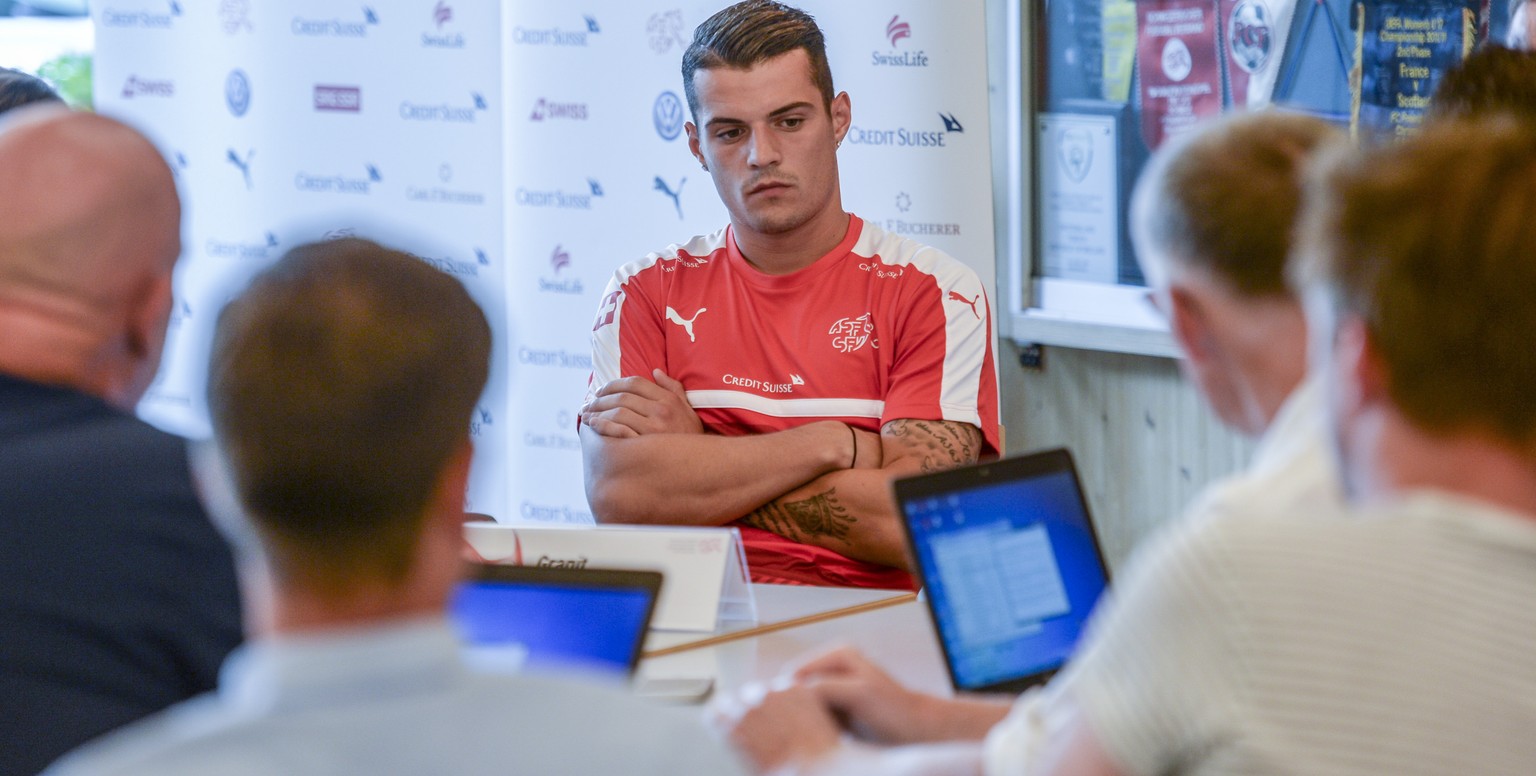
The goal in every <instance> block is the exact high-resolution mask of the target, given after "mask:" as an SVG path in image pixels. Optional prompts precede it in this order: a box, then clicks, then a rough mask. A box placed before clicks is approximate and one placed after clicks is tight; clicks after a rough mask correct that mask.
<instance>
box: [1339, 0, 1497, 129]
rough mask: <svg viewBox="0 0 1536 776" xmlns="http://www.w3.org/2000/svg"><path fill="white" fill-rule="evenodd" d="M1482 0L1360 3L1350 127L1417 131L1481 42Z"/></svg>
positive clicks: (1390, 0)
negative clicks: (1447, 79) (1434, 98)
mask: <svg viewBox="0 0 1536 776" xmlns="http://www.w3.org/2000/svg"><path fill="white" fill-rule="evenodd" d="M1478 6H1479V3H1478V0H1470V2H1469V0H1368V1H1367V2H1362V3H1358V4H1356V6H1355V14H1356V17H1355V18H1356V22H1357V24H1356V26H1355V67H1356V68H1358V71H1359V73H1360V76H1359V79H1358V80H1355V81H1353V82H1352V83H1351V91H1352V94H1351V95H1350V96H1351V97H1352V108H1353V110H1352V115H1351V117H1350V124H1349V126H1350V133H1351V134H1355V135H1358V134H1360V133H1364V134H1366V135H1367V136H1374V135H1391V136H1399V137H1400V136H1404V135H1411V134H1414V133H1417V132H1418V130H1419V125H1420V124H1421V123H1423V121H1424V112H1425V110H1426V109H1427V108H1428V107H1429V100H1430V95H1432V94H1433V93H1434V91H1435V85H1436V84H1438V83H1439V82H1440V78H1441V76H1443V75H1445V73H1446V71H1448V70H1450V69H1451V68H1453V67H1455V66H1456V65H1458V64H1460V63H1461V60H1463V59H1465V58H1466V56H1467V54H1469V53H1471V51H1472V47H1473V46H1474V45H1475V44H1476V42H1477V9H1478Z"/></svg>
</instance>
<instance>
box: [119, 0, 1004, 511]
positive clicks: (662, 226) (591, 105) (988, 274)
mask: <svg viewBox="0 0 1536 776" xmlns="http://www.w3.org/2000/svg"><path fill="white" fill-rule="evenodd" d="M724 5H726V3H724V2H703V3H691V4H689V3H663V4H649V3H634V2H630V1H629V0H622V1H621V0H588V1H587V2H585V3H553V2H534V1H533V0H517V1H515V2H506V3H500V4H497V3H480V2H474V3H471V2H449V0H409V1H408V0H375V2H372V3H367V4H360V3H358V2H355V1H352V2H348V1H344V0H343V1H334V0H324V1H317V0H270V1H269V2H259V3H258V2H253V1H242V0H224V1H223V2H220V3H192V2H185V1H183V2H176V1H175V0H105V2H103V3H100V4H95V5H94V7H93V11H92V13H93V17H94V19H95V22H96V26H97V36H98V37H97V59H96V89H97V95H96V100H97V106H98V109H99V110H101V111H102V112H104V113H109V114H112V115H118V116H122V117H125V118H127V119H129V120H130V121H133V122H134V123H136V124H138V125H139V126H140V127H141V128H143V129H144V130H145V131H146V132H147V133H148V134H149V135H150V136H151V137H152V138H153V139H155V141H156V142H157V143H158V144H159V145H160V146H161V148H162V150H163V151H164V153H165V154H166V157H167V159H168V160H170V162H171V164H172V167H173V168H174V169H175V170H176V173H177V176H178V178H179V182H180V185H181V187H182V194H183V197H184V199H185V201H186V203H187V205H186V226H185V229H184V239H185V255H184V257H183V262H182V265H181V268H180V269H179V270H178V272H179V274H178V278H177V310H176V314H175V316H174V319H173V321H172V327H173V328H172V332H171V337H170V340H169V344H168V347H167V354H166V361H165V364H164V366H163V367H162V370H161V376H160V379H159V381H158V382H157V383H156V385H155V386H154V388H153V389H152V390H151V393H150V394H149V395H148V396H147V397H146V398H145V401H144V403H143V405H142V406H141V408H140V411H141V414H143V415H144V416H145V417H146V418H147V419H149V420H151V421H152V422H155V423H157V424H159V425H161V426H164V427H167V428H170V429H172V430H175V431H179V432H181V433H185V434H188V435H192V436H200V435H204V434H206V433H207V420H206V409H205V407H204V402H203V398H202V391H203V381H204V376H205V371H206V370H205V366H204V364H205V363H206V358H207V343H208V338H209V333H210V331H211V328H212V325H213V322H214V320H215V319H216V317H217V314H218V311H219V309H220V308H221V307H222V305H223V304H224V303H225V302H226V301H227V300H228V299H229V298H230V296H231V295H232V294H233V293H235V292H237V291H238V289H239V288H240V287H242V286H243V284H244V283H245V282H246V281H248V279H249V278H250V276H251V275H252V274H253V273H254V272H256V271H257V270H259V269H260V268H262V267H263V266H265V265H266V264H267V263H269V262H271V261H272V260H274V259H276V258H277V257H278V256H279V255H281V254H282V252H283V251H285V250H287V249H288V248H290V247H292V246H293V245H296V244H298V243H301V242H305V241H310V240H316V239H324V238H326V237H334V236H339V235H347V234H357V235H360V236H369V237H374V238H376V239H380V240H381V241H384V242H387V243H389V244H392V245H395V246H398V247H401V248H404V249H406V250H410V251H412V252H415V253H418V254H419V255H421V256H423V257H424V258H425V259H426V260H427V261H429V262H430V263H432V264H433V265H435V266H437V267H439V268H441V269H443V270H445V271H448V272H450V273H452V274H454V275H455V276H457V277H459V278H460V279H461V280H462V281H463V282H464V283H465V285H466V286H467V287H468V288H469V289H470V291H471V293H472V294H473V295H474V296H475V298H476V299H477V300H478V301H479V302H480V303H481V304H482V305H483V306H484V308H485V310H486V313H487V316H488V317H489V318H490V320H491V323H492V327H493V330H494V332H495V335H496V337H497V342H498V343H499V344H498V346H497V352H496V362H495V364H494V365H493V369H492V378H491V383H490V386H489V387H488V389H487V391H486V395H485V397H484V399H483V400H482V402H481V406H480V408H479V411H478V412H477V414H476V417H475V419H474V423H473V426H472V429H471V430H472V431H473V433H474V434H475V437H476V443H477V457H476V466H475V472H474V476H473V479H472V482H471V485H470V492H469V494H468V497H467V502H468V506H469V508H470V509H471V510H473V511H480V512H486V513H489V514H492V515H494V516H496V517H497V518H498V519H501V520H503V521H516V520H532V521H539V522H570V523H587V522H590V521H591V514H590V512H589V510H588V509H587V505H586V499H585V496H584V495H583V489H582V481H581V455H580V450H579V442H578V439H577V435H576V414H577V411H578V409H579V403H580V401H581V399H582V397H583V395H584V393H585V390H586V381H587V377H588V373H589V371H590V369H591V357H590V353H589V337H590V334H591V331H592V325H593V319H594V315H595V314H596V313H597V312H598V305H599V301H600V300H599V296H600V295H601V292H602V290H603V287H604V285H605V284H606V283H607V281H608V278H609V276H610V275H611V274H612V273H613V271H614V270H615V269H616V268H617V267H619V266H620V265H621V264H624V263H626V262H629V261H633V260H636V259H639V258H641V257H642V256H643V255H644V254H645V253H647V252H650V251H655V250H659V249H661V248H664V247H665V246H667V245H668V244H671V243H675V242H682V241H685V240H686V239H687V238H688V237H690V236H692V235H694V234H699V233H703V232H710V231H714V230H715V229H718V228H720V227H721V226H723V225H724V224H725V223H726V220H727V216H726V213H725V209H724V207H723V206H722V205H721V204H720V201H719V198H718V197H717V196H716V194H715V191H714V187H713V184H712V183H711V181H710V178H709V175H708V173H706V172H704V171H703V170H701V169H700V168H699V165H698V163H697V162H696V161H695V160H694V159H693V158H692V156H691V155H690V154H689V153H688V148H687V136H686V134H685V133H684V131H683V122H684V121H685V120H687V118H688V112H687V104H686V100H685V99H684V95H683V89H682V83H681V76H680V72H679V65H680V61H681V57H682V52H683V49H684V48H685V47H686V45H687V41H688V40H689V39H690V37H691V35H692V31H693V28H694V27H695V26H696V25H697V24H699V22H701V21H703V20H704V19H705V18H707V17H708V16H709V15H710V14H711V13H713V12H714V11H716V10H718V9H719V8H721V7H723V6H724ZM803 7H804V8H806V10H808V11H810V12H811V13H812V14H813V15H815V16H816V18H817V20H818V22H819V23H820V24H821V26H822V27H823V29H824V30H825V32H826V35H827V42H828V49H829V57H830V59H831V64H832V71H833V76H834V81H835V83H836V88H838V89H839V90H846V91H848V92H849V94H850V95H851V97H852V102H853V128H852V130H851V131H850V132H849V135H848V138H847V139H846V140H845V142H844V143H843V146H842V149H841V150H840V152H839V157H840V160H841V170H842V180H843V196H844V204H845V206H846V207H847V208H848V209H850V210H852V211H853V212H855V213H857V214H858V215H860V216H862V217H864V218H866V219H868V220H870V221H872V222H875V223H877V224H880V225H882V226H884V227H885V228H887V229H889V230H891V231H894V232H897V233H900V234H906V235H909V236H911V237H913V238H914V239H917V240H920V241H922V242H927V243H930V244H933V245H936V246H938V247H940V248H941V249H943V250H945V251H947V252H949V253H950V254H952V255H954V256H956V257H957V258H959V259H961V260H962V261H965V262H966V263H968V264H970V265H971V266H972V267H974V268H975V269H976V270H977V272H979V273H980V274H981V275H982V277H983V279H984V280H985V281H986V282H987V284H988V287H991V286H992V281H993V277H994V249H993V229H992V194H991V177H990V170H991V165H990V161H989V156H988V152H989V148H990V144H989V140H988V128H987V117H988V104H987V97H988V95H987V84H986V51H985V34H984V29H983V24H984V18H985V17H984V12H983V3H982V0H966V1H965V2H954V3H943V4H940V3H932V2H924V0H906V2H892V1H886V2H853V3H850V2H837V0H819V1H817V2H805V3H803Z"/></svg>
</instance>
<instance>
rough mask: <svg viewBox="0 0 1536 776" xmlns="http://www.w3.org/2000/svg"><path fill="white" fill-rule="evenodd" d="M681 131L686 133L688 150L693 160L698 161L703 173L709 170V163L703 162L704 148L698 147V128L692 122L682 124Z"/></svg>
mask: <svg viewBox="0 0 1536 776" xmlns="http://www.w3.org/2000/svg"><path fill="white" fill-rule="evenodd" d="M683 131H684V132H687V133H688V150H689V152H691V153H692V154H693V158H695V159H697V160H699V166H700V167H703V168H704V169H705V171H708V170H709V162H706V161H704V148H703V147H702V146H700V145H699V127H698V125H697V124H694V123H693V122H692V121H685V122H683Z"/></svg>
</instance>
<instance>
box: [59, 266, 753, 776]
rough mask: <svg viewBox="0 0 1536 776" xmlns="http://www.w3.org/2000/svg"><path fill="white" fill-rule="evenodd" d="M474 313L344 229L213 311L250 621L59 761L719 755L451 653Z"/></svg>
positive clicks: (598, 702)
mask: <svg viewBox="0 0 1536 776" xmlns="http://www.w3.org/2000/svg"><path fill="white" fill-rule="evenodd" d="M490 348H491V334H490V327H489V325H488V324H487V323H486V320H485V316H484V315H483V314H482V313H481V312H480V309H479V308H478V307H477V306H476V305H475V303H474V301H473V300H472V299H470V297H469V294H468V292H466V291H465V290H464V288H463V286H461V285H459V283H458V282H457V281H456V280H454V279H453V278H451V277H449V276H448V275H445V274H443V273H441V272H438V271H437V270H435V269H432V268H431V267H429V266H427V265H426V264H424V263H422V262H421V261H419V260H417V259H415V258H414V257H411V256H409V255H407V254H404V253H399V252H396V251H390V250H386V249H384V248H381V247H380V246H378V245H375V244H373V243H370V242H367V241H363V240H356V239H349V240H340V241H336V242H331V243H320V244H315V245H308V246H302V247H300V248H297V249H295V250H294V251H292V252H290V253H289V254H288V255H287V256H286V257H284V258H283V259H282V260H281V261H279V262H278V263H277V264H276V265H275V266H274V267H272V268H271V269H269V270H268V271H266V272H265V273H263V274H262V275H260V276H258V278H257V279H256V280H255V281H254V282H253V284H252V285H251V287H250V289H249V290H247V291H246V292H245V294H244V295H243V296H241V297H240V298H239V299H237V300H235V301H234V302H232V303H231V304H230V305H229V307H227V308H226V309H225V311H224V313H223V315H222V316H221V317H220V319H219V324H218V327H217V330H216V332H215V335H214V343H213V361H212V364H211V365H210V368H209V375H208V406H209V410H210V414H211V416H212V422H213V428H214V435H215V441H216V444H217V454H216V456H215V458H216V460H218V461H219V464H218V465H217V467H216V468H217V470H218V471H217V472H215V473H216V474H217V476H215V477H212V479H214V480H226V479H227V480H228V481H229V482H230V483H232V488H233V491H234V494H235V496H236V497H237V500H238V503H239V510H238V511H240V512H243V513H244V514H245V515H247V516H248V519H249V521H250V524H251V527H253V528H254V540H252V539H251V538H250V537H246V538H243V539H242V538H239V537H240V536H241V529H242V528H243V527H244V526H243V525H241V523H242V522H243V521H242V520H241V519H240V518H238V517H235V518H233V519H231V521H230V522H231V523H232V524H234V525H235V526H236V527H235V529H234V533H235V535H236V537H237V540H236V541H237V547H239V548H240V549H241V553H240V554H241V570H242V573H244V574H245V575H246V576H245V582H246V590H247V591H248V592H249V593H250V597H249V599H248V600H249V603H250V606H251V608H252V611H253V614H254V617H253V620H254V622H255V624H256V625H255V631H254V632H253V633H252V642H251V643H250V644H248V645H247V646H246V647H244V648H242V649H241V650H239V651H237V652H236V653H235V655H234V656H232V657H231V658H230V660H229V662H228V663H227V664H226V665H225V667H224V670H223V672H222V674H221V676H220V683H219V689H218V692H217V694H214V695H210V696H206V697H203V698H200V699H198V700H195V701H192V702H189V703H187V704H184V705H182V706H180V707H177V708H175V709H172V710H171V711H170V712H168V713H166V714H164V715H161V716H159V717H156V718H153V719H151V720H147V721H145V722H144V723H141V724H140V725H137V726H134V727H132V728H128V729H126V730H124V731H121V732H120V733H118V734H117V735H115V736H113V737H111V738H109V739H106V740H104V741H103V742H100V743H98V744H96V745H93V746H92V747H90V748H88V749H87V750H83V751H82V752H81V753H79V754H77V755H75V756H73V757H71V758H70V759H68V760H66V761H63V762H61V764H60V766H59V767H58V771H59V772H61V773H82V774H84V773H143V774H210V773H283V774H335V773H402V774H404V773H410V774H419V773H455V774H461V773H462V774H476V773H482V774H493V773H494V774H506V773H511V772H524V773H583V774H586V773H591V774H599V773H601V774H609V773H651V774H676V773H727V774H729V773H734V772H737V766H736V765H735V763H734V761H733V760H732V759H731V757H730V755H729V753H728V752H726V751H725V749H724V747H723V746H722V745H721V744H720V743H719V742H717V741H715V740H714V739H713V738H712V737H711V736H710V734H709V733H708V732H707V731H706V730H704V729H703V727H702V725H700V723H699V722H698V720H697V719H692V718H688V717H685V716H673V715H674V714H680V712H675V711H671V710H666V709H656V708H652V707H650V706H645V705H642V703H641V702H640V701H638V700H636V699H633V698H631V697H630V696H628V695H625V694H624V693H622V692H621V691H619V690H616V689H608V688H603V687H589V686H583V685H579V684H574V683H567V682H561V681H555V680H550V679H538V678H533V677H506V676H487V675H474V674H471V673H469V672H468V671H466V669H465V668H464V666H463V663H462V661H461V659H460V655H459V649H460V647H459V644H458V642H457V640H456V638H455V636H454V634H453V632H452V631H451V630H450V629H449V627H448V624H447V622H446V620H445V609H446V606H447V602H448V598H449V595H450V593H451V591H452V590H453V587H454V585H455V584H456V583H457V582H458V580H459V578H460V575H461V571H462V567H461V565H460V560H459V553H460V549H461V546H462V544H463V539H462V527H461V526H462V523H463V520H464V514H463V501H464V490H465V487H466V484H467V482H468V477H469V466H470V458H471V456H472V453H473V449H472V446H471V443H470V438H469V419H470V414H471V412H472V410H473V408H474V404H475V402H476V400H477V399H478V398H479V396H480V392H481V390H482V389H483V388H484V386H485V380H486V375H487V371H488V369H489V359H490Z"/></svg>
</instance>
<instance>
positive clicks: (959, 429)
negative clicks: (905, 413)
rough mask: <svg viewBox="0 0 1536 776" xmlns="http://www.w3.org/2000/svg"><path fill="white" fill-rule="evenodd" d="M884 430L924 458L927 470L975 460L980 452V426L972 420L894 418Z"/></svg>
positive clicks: (917, 456) (910, 452) (912, 454)
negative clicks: (970, 422) (970, 421)
mask: <svg viewBox="0 0 1536 776" xmlns="http://www.w3.org/2000/svg"><path fill="white" fill-rule="evenodd" d="M882 433H883V434H884V435H886V436H888V437H891V438H893V439H895V440H896V441H897V442H899V443H900V444H901V445H902V446H903V447H905V448H906V454H907V455H910V456H912V457H915V458H917V459H918V460H919V461H921V462H922V469H923V471H925V472H931V471H938V470H940V469H951V468H954V467H956V466H962V465H964V464H968V463H975V462H976V461H977V459H978V457H979V456H980V454H981V430H980V429H978V428H976V427H975V426H972V425H971V424H969V423H956V422H952V421H943V420H912V419H907V418H904V419H901V420H893V421H891V422H889V423H887V424H885V428H884V429H882Z"/></svg>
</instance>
